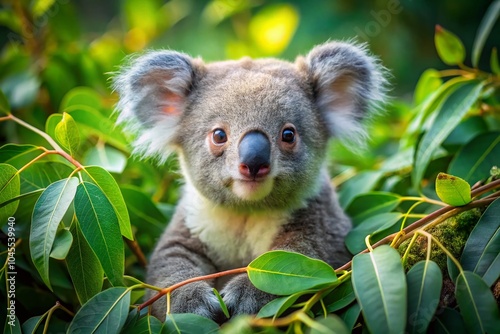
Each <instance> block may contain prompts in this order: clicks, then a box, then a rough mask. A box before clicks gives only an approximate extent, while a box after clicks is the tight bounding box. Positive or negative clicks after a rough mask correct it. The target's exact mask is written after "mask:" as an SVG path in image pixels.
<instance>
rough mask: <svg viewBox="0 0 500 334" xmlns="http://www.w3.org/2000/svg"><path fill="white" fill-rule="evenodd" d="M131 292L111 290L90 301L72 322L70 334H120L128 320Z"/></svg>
mask: <svg viewBox="0 0 500 334" xmlns="http://www.w3.org/2000/svg"><path fill="white" fill-rule="evenodd" d="M129 306H130V291H129V290H128V289H126V288H122V287H118V288H109V289H107V290H104V291H103V292H101V293H99V294H97V295H95V296H94V297H92V299H90V300H89V301H88V302H87V303H85V305H83V306H82V308H81V309H80V310H79V311H78V313H77V314H76V315H75V317H74V318H73V321H71V324H70V325H69V328H68V333H95V334H98V333H103V334H113V333H117V334H118V333H120V330H121V328H122V327H123V325H124V324H125V320H127V315H128V308H129Z"/></svg>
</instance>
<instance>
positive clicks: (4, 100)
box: [0, 90, 10, 115]
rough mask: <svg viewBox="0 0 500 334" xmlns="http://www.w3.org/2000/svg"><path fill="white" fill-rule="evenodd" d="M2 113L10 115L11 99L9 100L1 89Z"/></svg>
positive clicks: (0, 104) (0, 106)
mask: <svg viewBox="0 0 500 334" xmlns="http://www.w3.org/2000/svg"><path fill="white" fill-rule="evenodd" d="M0 114H3V115H9V114H10V106H9V101H7V97H5V94H4V93H3V92H2V91H1V90H0Z"/></svg>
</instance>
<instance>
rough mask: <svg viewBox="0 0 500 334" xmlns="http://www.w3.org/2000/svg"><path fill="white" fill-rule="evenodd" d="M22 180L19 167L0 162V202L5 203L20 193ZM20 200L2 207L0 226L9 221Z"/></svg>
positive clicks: (0, 210)
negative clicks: (18, 170)
mask: <svg viewBox="0 0 500 334" xmlns="http://www.w3.org/2000/svg"><path fill="white" fill-rule="evenodd" d="M20 187H21V186H20V180H19V174H18V172H17V169H15V168H14V167H12V166H11V165H9V164H0V203H4V202H6V201H8V200H10V199H11V198H14V197H16V196H19V194H20ZM18 205H19V201H15V202H12V203H9V204H7V205H4V206H1V207H0V227H2V226H3V225H5V224H6V223H7V220H8V218H9V217H11V216H12V215H13V214H14V213H15V212H16V210H17V207H18Z"/></svg>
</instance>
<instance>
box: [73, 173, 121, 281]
mask: <svg viewBox="0 0 500 334" xmlns="http://www.w3.org/2000/svg"><path fill="white" fill-rule="evenodd" d="M75 214H76V218H77V219H78V221H79V223H80V227H81V229H82V233H83V235H84V236H85V239H86V240H87V242H88V243H89V245H90V247H91V248H92V250H93V251H94V253H95V254H96V255H97V257H98V258H99V261H100V262H101V265H102V268H103V269H104V272H105V273H106V276H107V277H108V279H109V281H110V282H111V284H113V285H115V286H116V285H122V284H123V281H122V278H123V271H124V260H125V258H124V253H123V240H122V237H121V233H120V226H119V224H118V218H117V216H116V214H115V211H114V209H113V206H112V205H111V203H110V202H109V200H108V198H107V197H106V195H105V194H104V193H103V192H102V191H101V189H100V188H99V187H98V186H96V185H95V184H92V183H89V182H85V181H84V182H83V183H80V184H79V185H78V188H77V190H76V196H75Z"/></svg>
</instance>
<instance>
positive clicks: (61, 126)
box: [55, 113, 80, 156]
mask: <svg viewBox="0 0 500 334" xmlns="http://www.w3.org/2000/svg"><path fill="white" fill-rule="evenodd" d="M55 135H56V139H57V141H58V142H59V143H60V144H61V145H62V146H63V147H64V148H65V149H67V150H68V151H69V154H70V155H71V156H75V154H76V151H78V148H79V147H80V134H79V132H78V126H77V125H76V122H75V120H74V119H73V117H71V116H70V115H69V114H68V113H63V116H62V120H61V121H60V122H59V123H58V124H57V125H56V128H55Z"/></svg>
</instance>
